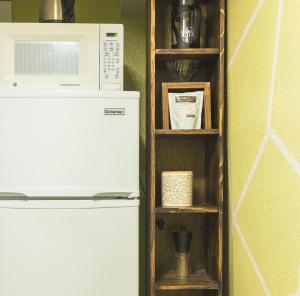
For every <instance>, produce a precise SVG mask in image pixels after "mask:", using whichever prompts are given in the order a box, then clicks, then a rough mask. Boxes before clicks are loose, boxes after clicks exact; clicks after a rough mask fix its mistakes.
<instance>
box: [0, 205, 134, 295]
mask: <svg viewBox="0 0 300 296" xmlns="http://www.w3.org/2000/svg"><path fill="white" fill-rule="evenodd" d="M0 262H1V264H0V295H1V296H20V295H22V296H41V295H43V296H53V295H55V296H83V295H84V296H99V295H103V296H120V295H124V296H138V290H139V288H138V287H139V285H138V278H139V277H138V269H139V263H138V201H136V200H131V201H128V200H120V201H93V200H86V201H71V200H69V201H66V200H61V201H60V200H56V201H49V200H45V201H0Z"/></svg>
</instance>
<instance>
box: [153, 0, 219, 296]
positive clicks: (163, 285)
mask: <svg viewBox="0 0 300 296" xmlns="http://www.w3.org/2000/svg"><path fill="white" fill-rule="evenodd" d="M200 5H201V8H202V11H203V12H204V16H205V18H206V20H207V21H206V23H205V20H204V23H201V27H202V26H204V29H202V35H201V36H200V39H201V46H203V48H196V49H171V26H170V23H171V10H172V0H164V1H161V0H150V35H149V37H150V55H149V56H150V75H149V80H150V89H149V93H150V97H149V105H148V106H149V117H148V118H149V125H148V127H149V131H148V137H149V154H148V167H149V171H148V183H149V186H148V189H149V211H148V213H149V220H148V221H149V228H148V231H149V236H148V237H149V244H148V245H149V286H148V287H149V289H148V295H149V296H164V295H168V296H196V295H197V296H217V295H218V296H222V295H223V283H222V281H223V274H222V265H223V219H224V218H223V198H224V197H223V164H224V147H223V145H224V53H225V49H224V40H225V39H224V37H225V0H200ZM205 18H204V19H205ZM170 59H171V60H172V59H197V60H199V63H200V64H199V65H200V66H199V71H198V73H197V74H196V75H195V76H194V77H193V79H192V81H194V82H197V81H205V82H208V83H209V85H210V89H209V92H210V94H209V97H210V102H208V101H206V102H204V106H205V107H204V109H206V110H209V107H210V111H208V112H207V114H209V113H210V114H211V118H210V119H207V117H206V113H205V112H203V113H204V125H203V126H204V127H205V129H201V130H171V129H170V124H169V122H167V121H169V113H168V111H169V110H168V105H167V104H166V103H164V102H163V99H162V95H163V94H164V96H166V94H167V93H166V90H165V89H164V86H163V84H165V83H172V82H174V77H172V75H171V74H172V73H170V72H169V71H168V70H167V67H166V63H167V61H169V60H170ZM183 85H185V87H186V88H187V89H188V83H185V84H183ZM206 97H208V94H207V93H206ZM166 109H167V112H163V110H166ZM166 118H168V120H166ZM166 122H167V123H166ZM162 170H192V171H193V172H194V184H193V190H194V194H193V196H194V205H193V206H192V207H188V208H181V207H180V208H162V207H161V178H160V174H161V171H162ZM157 220H163V221H164V228H163V229H162V230H160V229H158V228H157V226H156V222H157ZM180 225H185V226H186V227H187V228H188V229H190V230H191V231H192V232H193V244H192V247H191V257H192V265H193V266H192V271H193V273H192V276H190V277H189V278H188V279H186V280H185V281H182V280H179V279H178V278H176V276H175V274H174V272H173V270H174V262H175V260H174V241H173V236H172V231H173V230H174V228H176V227H178V226H180ZM186 290H187V291H186Z"/></svg>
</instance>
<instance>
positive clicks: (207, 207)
mask: <svg viewBox="0 0 300 296" xmlns="http://www.w3.org/2000/svg"><path fill="white" fill-rule="evenodd" d="M155 210H156V213H158V214H180V213H186V214H189V213H191V214H193V213H195V214H196V213H204V214H205V213H208V214H210V213H211V214H217V213H219V208H218V207H217V206H215V205H211V204H205V203H203V204H199V205H194V206H191V207H157V208H156V209H155Z"/></svg>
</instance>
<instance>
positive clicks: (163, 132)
mask: <svg viewBox="0 0 300 296" xmlns="http://www.w3.org/2000/svg"><path fill="white" fill-rule="evenodd" d="M155 134H156V136H157V137H167V136H179V137H180V136H209V135H218V134H219V130H218V129H191V130H171V129H157V130H155Z"/></svg>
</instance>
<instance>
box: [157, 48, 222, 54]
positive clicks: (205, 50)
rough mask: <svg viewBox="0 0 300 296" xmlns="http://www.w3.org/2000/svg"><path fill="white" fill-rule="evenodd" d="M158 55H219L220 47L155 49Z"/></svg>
mask: <svg viewBox="0 0 300 296" xmlns="http://www.w3.org/2000/svg"><path fill="white" fill-rule="evenodd" d="M155 54H156V55H218V54H220V50H219V48H178V49H177V48H176V49H173V48H170V49H169V48H160V49H156V50H155Z"/></svg>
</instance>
